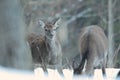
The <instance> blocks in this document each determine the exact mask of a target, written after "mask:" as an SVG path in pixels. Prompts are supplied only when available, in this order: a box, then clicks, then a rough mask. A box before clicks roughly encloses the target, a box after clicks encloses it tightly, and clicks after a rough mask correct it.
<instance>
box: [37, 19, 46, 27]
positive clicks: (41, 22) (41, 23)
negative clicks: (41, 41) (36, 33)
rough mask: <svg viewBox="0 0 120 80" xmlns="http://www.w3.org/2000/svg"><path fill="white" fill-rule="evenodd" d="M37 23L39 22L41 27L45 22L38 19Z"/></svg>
mask: <svg viewBox="0 0 120 80" xmlns="http://www.w3.org/2000/svg"><path fill="white" fill-rule="evenodd" d="M38 23H39V25H40V27H42V28H44V27H45V23H44V21H42V20H39V21H38Z"/></svg>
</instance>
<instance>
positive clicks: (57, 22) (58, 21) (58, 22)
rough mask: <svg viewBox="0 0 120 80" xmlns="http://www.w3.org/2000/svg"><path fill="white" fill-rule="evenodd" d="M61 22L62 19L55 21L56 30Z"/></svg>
mask: <svg viewBox="0 0 120 80" xmlns="http://www.w3.org/2000/svg"><path fill="white" fill-rule="evenodd" d="M60 22H61V18H59V19H56V20H55V21H54V29H57V28H59V25H60Z"/></svg>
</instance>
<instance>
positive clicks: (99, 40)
mask: <svg viewBox="0 0 120 80" xmlns="http://www.w3.org/2000/svg"><path fill="white" fill-rule="evenodd" d="M107 41H108V40H107V37H106V36H105V34H104V31H103V30H102V29H101V28H100V27H98V26H95V25H93V26H88V27H84V28H82V29H81V33H80V36H79V52H80V57H82V59H81V61H80V65H79V67H78V68H75V69H74V73H75V74H82V70H83V68H84V67H85V72H84V74H85V75H88V76H92V75H93V73H94V69H96V68H101V69H102V73H103V74H104V75H105V74H106V71H105V67H106V59H107V47H108V43H107ZM85 63H86V65H85ZM73 67H74V66H73Z"/></svg>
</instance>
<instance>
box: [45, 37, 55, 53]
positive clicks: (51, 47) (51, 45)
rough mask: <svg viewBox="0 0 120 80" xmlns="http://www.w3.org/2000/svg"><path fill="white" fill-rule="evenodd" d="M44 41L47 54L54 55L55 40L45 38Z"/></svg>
mask: <svg viewBox="0 0 120 80" xmlns="http://www.w3.org/2000/svg"><path fill="white" fill-rule="evenodd" d="M45 41H46V47H47V50H48V52H50V53H55V52H56V38H55V37H54V38H52V39H50V38H47V37H45Z"/></svg>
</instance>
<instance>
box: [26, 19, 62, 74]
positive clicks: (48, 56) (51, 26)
mask: <svg viewBox="0 0 120 80" xmlns="http://www.w3.org/2000/svg"><path fill="white" fill-rule="evenodd" d="M59 22H60V19H55V20H52V21H48V22H43V21H41V20H39V25H40V26H41V27H42V28H43V30H44V32H45V35H44V36H43V35H36V34H34V33H32V34H30V35H29V36H28V42H29V44H30V47H31V52H32V56H33V61H34V62H35V63H40V64H41V66H42V68H43V70H44V72H47V67H49V66H50V65H52V66H53V65H54V68H57V70H58V72H59V73H60V74H63V72H62V50H61V45H60V43H59V41H58V39H57V36H56V31H57V29H58V28H59V25H58V24H59Z"/></svg>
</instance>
